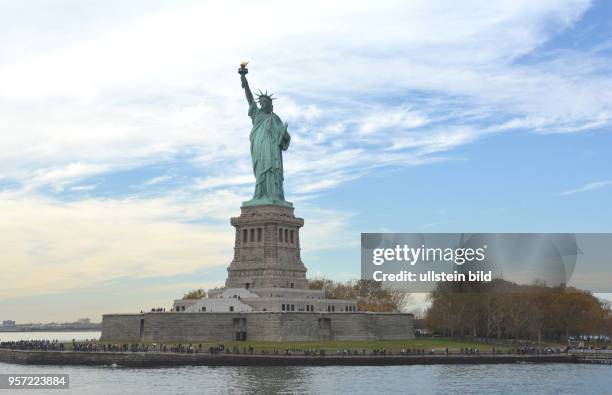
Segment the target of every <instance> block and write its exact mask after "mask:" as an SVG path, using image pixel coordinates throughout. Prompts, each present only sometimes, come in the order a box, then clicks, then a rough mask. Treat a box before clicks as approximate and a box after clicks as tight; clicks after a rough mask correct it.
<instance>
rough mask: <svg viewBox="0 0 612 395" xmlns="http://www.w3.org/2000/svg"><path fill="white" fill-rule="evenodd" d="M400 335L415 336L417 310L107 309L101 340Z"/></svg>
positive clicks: (381, 337) (392, 337) (397, 337)
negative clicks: (112, 311)
mask: <svg viewBox="0 0 612 395" xmlns="http://www.w3.org/2000/svg"><path fill="white" fill-rule="evenodd" d="M237 332H246V340H247V341H248V340H252V341H316V340H401V339H413V338H414V319H413V316H412V314H400V313H364V312H358V313H306V312H284V313H281V312H250V313H230V312H227V313H172V312H168V313H144V314H107V315H104V316H103V318H102V340H104V341H127V342H138V341H146V342H186V341H228V340H234V339H235V338H236V333H237Z"/></svg>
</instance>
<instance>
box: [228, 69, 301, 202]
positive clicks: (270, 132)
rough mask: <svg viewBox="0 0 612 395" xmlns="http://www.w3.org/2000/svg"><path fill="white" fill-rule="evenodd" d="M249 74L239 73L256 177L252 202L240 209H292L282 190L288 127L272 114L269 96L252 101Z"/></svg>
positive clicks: (245, 72)
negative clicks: (271, 206) (244, 98)
mask: <svg viewBox="0 0 612 395" xmlns="http://www.w3.org/2000/svg"><path fill="white" fill-rule="evenodd" d="M247 72H248V70H247V69H246V68H244V67H242V68H240V69H239V70H238V73H239V74H240V76H241V77H240V78H241V82H242V88H243V89H244V91H245V95H246V98H247V102H248V104H249V117H251V121H252V123H253V126H252V128H251V133H250V135H249V139H250V141H251V160H252V164H253V174H254V175H255V192H254V193H253V198H252V199H251V200H249V201H246V202H243V206H245V207H248V206H260V205H269V204H272V205H278V206H285V207H293V205H292V204H291V203H290V202H287V201H286V200H285V192H284V187H283V182H284V174H283V154H282V151H286V150H287V148H289V142H290V141H291V136H290V135H289V133H288V132H287V126H288V125H287V123H283V122H282V121H281V119H280V118H279V116H278V115H276V114H275V113H274V111H273V109H274V107H273V105H272V100H273V98H272V95H268V94H267V92H266V93H261V94H259V95H258V99H257V101H259V106H258V105H257V103H256V100H255V99H254V98H253V94H252V93H251V89H250V88H249V83H248V81H247V79H246V74H247Z"/></svg>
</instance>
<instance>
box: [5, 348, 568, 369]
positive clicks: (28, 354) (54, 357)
mask: <svg viewBox="0 0 612 395" xmlns="http://www.w3.org/2000/svg"><path fill="white" fill-rule="evenodd" d="M0 362H5V363H12V364H23V365H58V366H62V365H90V366H115V365H116V366H123V367H162V366H198V365H202V366H337V365H345V366H376V365H438V364H445V365H448V364H507V363H574V362H580V360H579V358H578V357H577V356H574V355H567V354H557V355H449V356H446V355H352V356H336V355H329V356H324V357H321V356H301V355H300V356H298V355H290V356H287V355H248V354H242V355H234V354H232V355H226V354H220V355H211V354H208V353H200V354H178V353H160V352H146V353H141V352H134V353H132V352H73V351H22V350H6V349H0Z"/></svg>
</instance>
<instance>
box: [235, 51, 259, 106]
mask: <svg viewBox="0 0 612 395" xmlns="http://www.w3.org/2000/svg"><path fill="white" fill-rule="evenodd" d="M247 64H249V62H247V61H243V62H241V63H240V68H239V69H238V74H240V82H242V89H244V94H245V96H246V99H247V102H248V103H249V106H251V105H253V103H254V101H255V100H254V99H253V93H251V88H249V81H247V79H246V75H247V73H248V72H249V69H247V68H246V66H247Z"/></svg>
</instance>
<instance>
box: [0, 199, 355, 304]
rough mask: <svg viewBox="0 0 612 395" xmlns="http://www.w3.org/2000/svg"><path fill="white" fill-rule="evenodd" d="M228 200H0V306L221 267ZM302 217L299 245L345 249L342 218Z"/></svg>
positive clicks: (228, 247)
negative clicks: (5, 301)
mask: <svg viewBox="0 0 612 395" xmlns="http://www.w3.org/2000/svg"><path fill="white" fill-rule="evenodd" d="M226 200H228V196H220V195H217V196H214V198H212V197H211V198H206V197H204V198H203V201H200V200H196V199H193V200H189V199H186V198H185V196H181V195H176V196H172V197H165V198H152V199H145V198H129V199H95V198H88V199H85V200H80V201H75V202H71V203H65V202H61V201H57V200H52V199H49V198H44V197H41V196H36V197H34V196H31V195H28V196H24V195H22V194H16V193H12V194H10V193H0V212H2V213H3V214H2V221H0V234H2V235H3V237H2V238H1V239H0V251H2V260H1V261H0V270H2V273H3V274H2V276H3V277H2V284H3V286H2V288H1V289H0V299H5V298H9V297H11V298H12V297H21V296H32V295H42V294H49V293H57V292H60V291H61V292H66V291H74V290H83V289H87V288H88V287H90V286H93V285H96V284H100V283H102V282H108V281H111V280H113V279H119V278H124V277H125V278H132V279H137V278H147V277H152V276H166V277H171V276H176V275H180V274H189V273H192V272H195V271H198V270H202V269H206V268H210V267H219V266H221V267H224V266H227V265H228V264H229V262H230V261H231V255H232V253H231V251H232V246H233V241H234V240H233V237H234V232H233V230H232V228H231V226H230V225H229V223H227V219H228V218H229V217H230V216H231V215H234V216H235V215H237V214H238V204H237V202H235V201H231V199H230V204H229V206H231V210H229V209H225V210H226V211H221V212H220V211H219V210H220V208H222V209H224V208H223V207H222V206H221V204H222V202H224V201H226ZM206 202H210V203H206ZM230 211H231V212H230ZM213 213H214V215H216V217H215V216H214V215H213ZM307 213H308V217H309V220H308V227H307V228H306V229H308V230H307V231H306V232H305V233H304V232H303V234H302V240H303V243H304V245H305V246H307V248H308V249H309V250H312V251H317V250H320V249H325V248H329V247H330V246H333V245H338V244H336V243H344V242H345V239H344V238H345V237H347V236H348V235H349V234H350V232H348V231H347V230H346V226H347V222H346V220H347V219H348V217H347V215H346V214H343V213H337V212H333V211H321V210H310V211H307ZM211 219H222V220H223V221H222V222H220V223H219V222H215V221H212V222H211ZM203 220H206V222H203ZM218 285H220V284H218Z"/></svg>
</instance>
